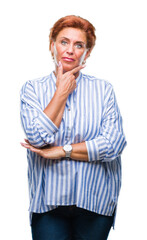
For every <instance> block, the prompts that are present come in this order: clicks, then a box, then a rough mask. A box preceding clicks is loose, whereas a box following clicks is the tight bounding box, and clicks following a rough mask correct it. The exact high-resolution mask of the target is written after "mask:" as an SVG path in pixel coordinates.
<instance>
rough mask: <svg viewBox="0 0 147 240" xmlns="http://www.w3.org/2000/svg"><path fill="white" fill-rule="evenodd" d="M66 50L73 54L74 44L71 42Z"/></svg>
mask: <svg viewBox="0 0 147 240" xmlns="http://www.w3.org/2000/svg"><path fill="white" fill-rule="evenodd" d="M66 51H67V53H68V54H70V55H73V53H74V46H73V44H69V45H68V48H67V50H66Z"/></svg>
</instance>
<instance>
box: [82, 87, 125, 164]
mask: <svg viewBox="0 0 147 240" xmlns="http://www.w3.org/2000/svg"><path fill="white" fill-rule="evenodd" d="M103 109H104V110H103V117H102V121H101V127H100V131H99V133H98V135H97V137H96V138H94V139H90V140H89V141H86V147H87V151H88V159H89V161H97V160H98V161H103V162H106V161H112V160H114V159H116V158H117V157H118V156H120V155H121V153H122V151H123V149H124V147H125V146H126V139H125V136H124V133H123V127H122V117H121V114H120V111H119V108H118V105H117V102H116V97H115V94H114V91H113V88H112V86H111V87H110V86H109V89H107V92H106V96H105V100H104V108H103Z"/></svg>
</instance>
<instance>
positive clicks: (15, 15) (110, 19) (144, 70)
mask: <svg viewBox="0 0 147 240" xmlns="http://www.w3.org/2000/svg"><path fill="white" fill-rule="evenodd" d="M146 12H147V9H146V5H145V1H143V0H140V1H136V0H134V1H133V0H132V1H131V0H123V1H119V0H111V1H109V0H102V1H99V0H97V1H93V0H90V1H82V0H81V1H79V0H78V1H77V0H73V1H66V0H63V1H53V2H52V1H49V0H48V1H47V0H40V1H38V0H36V1H35V0H25V1H22V0H19V1H18V0H13V1H10V0H6V1H3V3H2V2H1V3H0V113H1V114H0V116H1V117H0V135H1V138H0V146H1V154H0V193H1V194H0V219H1V231H0V239H4V240H5V239H15V240H20V239H21V240H31V232H30V227H29V217H28V206H29V199H28V183H27V159H26V150H25V149H23V148H22V147H21V146H20V142H21V141H23V138H24V133H23V131H22V129H21V125H20V118H19V104H20V102H19V91H20V89H21V86H22V85H23V83H25V81H27V80H29V79H34V78H37V77H41V76H45V75H48V74H49V73H50V72H51V71H52V70H53V67H54V65H53V62H52V59H51V56H50V53H49V51H48V44H49V41H48V34H49V30H50V28H51V27H52V25H53V23H54V22H55V21H56V20H58V19H59V18H60V17H62V16H65V15H69V14H74V15H80V16H82V17H84V18H87V19H88V20H89V21H91V22H92V23H93V25H94V26H95V27H96V35H97V43H96V46H95V48H94V50H93V52H92V54H91V57H90V58H89V59H88V60H87V67H86V68H85V69H84V70H83V72H84V73H87V74H91V75H94V76H97V77H98V78H102V79H106V80H108V81H110V82H111V83H112V84H113V87H114V90H115V93H116V97H117V101H118V105H119V107H120V110H121V113H122V116H123V122H124V132H125V135H126V138H127V142H128V145H127V147H126V149H125V150H124V153H123V155H122V164H123V185H122V189H121V193H120V198H119V204H118V211H117V218H116V226H115V231H113V230H112V231H111V233H110V237H109V240H124V239H127V240H128V239H146V238H147V234H146V223H147V221H146V216H147V194H146V192H147V187H146V183H147V174H146V172H147V163H146V162H147V156H146V149H147V141H146V136H147V127H146V125H147V114H146V112H147V107H146V105H147V87H146V86H147V85H146V81H147V31H146V22H147V14H146Z"/></svg>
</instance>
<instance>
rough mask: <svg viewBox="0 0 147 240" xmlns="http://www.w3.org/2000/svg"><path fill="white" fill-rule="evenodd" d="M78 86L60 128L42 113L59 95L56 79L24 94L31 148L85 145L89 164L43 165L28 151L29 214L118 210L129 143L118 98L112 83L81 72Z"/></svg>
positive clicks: (32, 84)
mask: <svg viewBox="0 0 147 240" xmlns="http://www.w3.org/2000/svg"><path fill="white" fill-rule="evenodd" d="M76 81H77V87H76V89H75V90H74V91H73V92H72V93H71V94H70V95H69V97H68V99H67V102H66V106H65V110H64V114H63V118H62V121H61V124H60V127H59V128H57V127H56V125H55V124H54V123H53V122H52V121H51V119H49V118H48V117H47V115H46V114H45V113H44V112H43V110H44V109H45V108H46V106H47V105H48V104H49V102H50V100H51V99H52V97H53V95H54V93H55V91H56V77H55V75H54V73H53V72H52V73H51V74H50V75H48V76H45V77H43V78H38V79H35V80H30V81H27V82H26V83H25V84H24V85H23V87H22V89H21V94H20V97H21V111H20V114H21V122H22V126H23V129H24V131H25V133H26V136H27V138H28V140H29V142H30V143H31V144H32V145H34V146H35V147H43V146H46V145H48V144H51V145H52V146H64V145H65V144H73V143H80V142H83V141H85V143H86V147H87V152H88V159H89V160H88V162H85V161H77V160H74V159H68V160H67V159H66V158H65V159H64V158H62V160H60V159H59V160H55V159H43V157H41V156H39V155H37V154H36V153H34V152H31V151H30V150H27V159H28V182H29V196H30V207H29V211H30V213H32V212H37V213H43V212H46V211H49V210H51V209H54V208H56V207H57V206H61V205H64V206H66V205H76V206H77V207H80V208H84V209H87V210H89V211H92V212H96V213H99V214H102V215H107V216H111V215H112V214H113V212H114V209H115V208H116V205H117V201H118V196H119V191H120V187H121V156H120V155H121V153H122V151H123V149H124V147H125V145H126V140H125V136H124V133H123V128H122V117H121V114H120V111H119V108H118V105H117V101H116V97H115V93H114V90H113V87H112V85H111V84H110V83H109V82H108V81H105V80H102V79H97V78H95V77H93V76H89V75H85V74H82V73H81V72H80V74H79V76H78V78H77V79H76Z"/></svg>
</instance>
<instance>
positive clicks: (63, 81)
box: [56, 62, 85, 97]
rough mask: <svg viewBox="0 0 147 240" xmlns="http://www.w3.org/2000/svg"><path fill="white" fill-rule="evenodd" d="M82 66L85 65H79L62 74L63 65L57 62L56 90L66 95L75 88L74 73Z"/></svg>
mask: <svg viewBox="0 0 147 240" xmlns="http://www.w3.org/2000/svg"><path fill="white" fill-rule="evenodd" d="M84 67H85V65H81V66H78V67H76V68H74V69H72V70H71V71H68V72H66V73H64V74H63V66H62V63H61V62H59V67H58V72H57V81H56V87H57V91H58V92H59V93H60V94H63V96H65V97H68V95H69V94H70V93H72V92H73V91H74V90H75V88H76V79H75V74H76V73H77V72H79V71H80V70H81V69H82V68H84Z"/></svg>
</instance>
